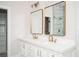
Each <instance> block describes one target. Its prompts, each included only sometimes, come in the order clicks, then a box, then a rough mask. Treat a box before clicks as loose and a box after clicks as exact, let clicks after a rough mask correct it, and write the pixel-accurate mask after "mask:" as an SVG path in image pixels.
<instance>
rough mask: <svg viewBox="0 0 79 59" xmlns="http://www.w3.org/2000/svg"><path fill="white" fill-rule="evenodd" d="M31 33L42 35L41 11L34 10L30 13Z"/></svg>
mask: <svg viewBox="0 0 79 59" xmlns="http://www.w3.org/2000/svg"><path fill="white" fill-rule="evenodd" d="M31 33H32V34H42V33H43V10H42V9H40V10H36V11H33V12H31Z"/></svg>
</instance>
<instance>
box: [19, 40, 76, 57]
mask: <svg viewBox="0 0 79 59" xmlns="http://www.w3.org/2000/svg"><path fill="white" fill-rule="evenodd" d="M19 45H20V46H19V47H18V48H19V49H20V51H19V56H21V57H73V56H75V47H74V45H72V46H71V47H72V48H70V49H69V48H68V50H65V51H64V52H61V47H60V48H59V47H58V51H56V50H55V49H57V48H55V49H52V48H53V47H55V46H51V48H49V46H48V47H47V45H46V46H44V45H38V44H35V43H34V42H33V43H32V42H29V41H23V40H21V41H19ZM58 46H59V45H58ZM65 47H66V46H65ZM62 49H64V48H62Z"/></svg>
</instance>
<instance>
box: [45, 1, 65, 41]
mask: <svg viewBox="0 0 79 59" xmlns="http://www.w3.org/2000/svg"><path fill="white" fill-rule="evenodd" d="M62 2H64V5H65V7H64V11H65V12H64V36H65V35H66V1H61V2H58V3H55V4H53V5H50V6H47V7H45V8H44V9H46V8H49V7H52V6H54V5H57V4H59V3H62ZM44 28H45V27H44ZM47 35H49V42H56V40H57V39H55V40H53V36H58V35H55V34H52V35H51V34H47Z"/></svg>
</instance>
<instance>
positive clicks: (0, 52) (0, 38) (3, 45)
mask: <svg viewBox="0 0 79 59" xmlns="http://www.w3.org/2000/svg"><path fill="white" fill-rule="evenodd" d="M6 56H7V10H5V9H0V57H6Z"/></svg>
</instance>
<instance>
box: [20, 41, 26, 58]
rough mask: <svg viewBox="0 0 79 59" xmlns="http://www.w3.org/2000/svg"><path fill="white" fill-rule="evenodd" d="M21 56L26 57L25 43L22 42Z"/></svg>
mask: <svg viewBox="0 0 79 59" xmlns="http://www.w3.org/2000/svg"><path fill="white" fill-rule="evenodd" d="M20 56H22V57H24V56H25V43H23V42H21V53H20Z"/></svg>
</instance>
